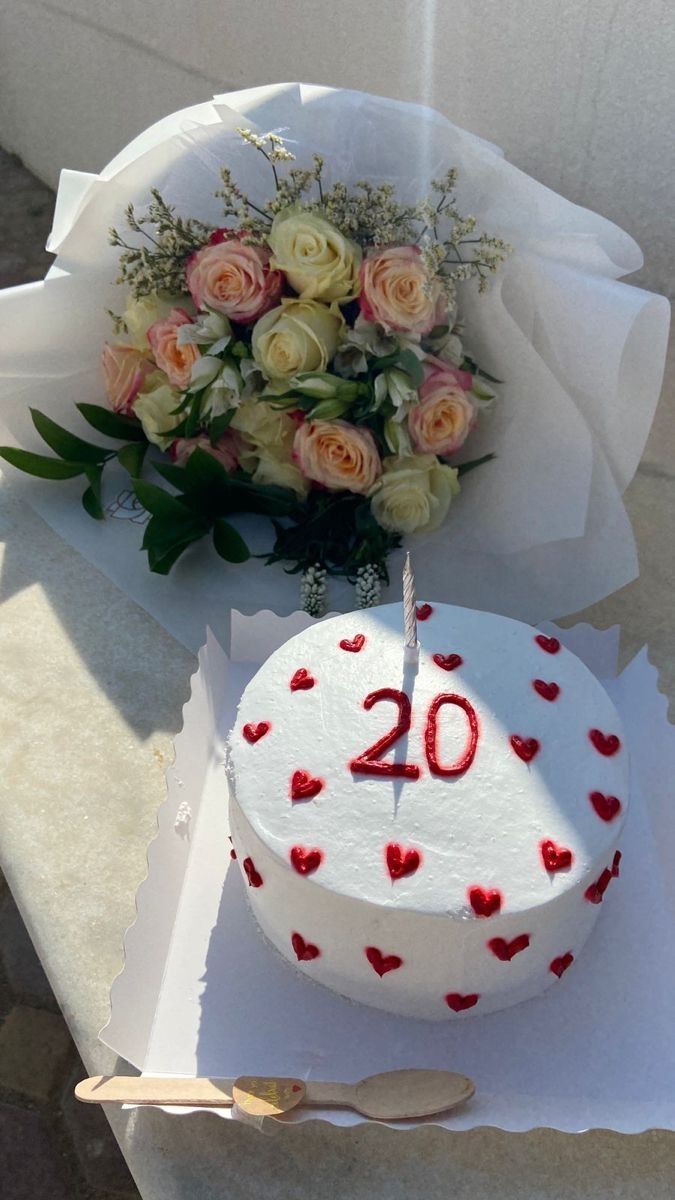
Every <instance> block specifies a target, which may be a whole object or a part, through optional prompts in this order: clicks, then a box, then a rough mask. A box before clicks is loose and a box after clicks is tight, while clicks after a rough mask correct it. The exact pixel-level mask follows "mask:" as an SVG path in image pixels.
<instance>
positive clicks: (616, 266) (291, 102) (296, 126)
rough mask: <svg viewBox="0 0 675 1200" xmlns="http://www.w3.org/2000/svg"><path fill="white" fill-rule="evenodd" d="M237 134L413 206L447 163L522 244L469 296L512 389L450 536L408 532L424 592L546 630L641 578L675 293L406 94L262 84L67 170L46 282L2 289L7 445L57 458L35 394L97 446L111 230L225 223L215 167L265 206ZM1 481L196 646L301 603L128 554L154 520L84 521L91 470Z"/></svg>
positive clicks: (482, 222) (490, 226)
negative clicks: (284, 147) (634, 486)
mask: <svg viewBox="0 0 675 1200" xmlns="http://www.w3.org/2000/svg"><path fill="white" fill-rule="evenodd" d="M241 126H246V127H249V128H251V129H254V130H256V131H259V132H267V131H268V130H276V131H278V132H280V133H281V134H282V135H283V136H284V137H285V138H286V139H287V144H288V146H289V148H290V149H292V150H293V152H294V153H295V154H296V156H297V158H298V161H299V163H300V164H301V165H302V164H303V163H307V162H309V161H310V158H311V154H312V153H313V152H319V153H321V154H323V155H324V156H325V159H326V167H325V170H326V175H327V178H328V179H329V181H330V180H334V179H338V178H340V179H344V180H345V181H346V182H348V183H354V182H356V181H357V180H359V179H361V178H363V177H368V178H370V179H373V180H379V181H383V180H387V181H391V182H392V183H393V184H394V185H395V187H396V190H397V193H398V196H399V197H400V198H401V199H402V200H410V201H412V200H414V199H416V198H419V197H420V196H422V195H424V194H425V192H426V191H427V190H428V187H429V183H430V180H431V179H433V178H436V177H437V176H438V175H440V174H441V173H442V172H443V171H444V170H445V169H447V167H449V166H455V167H457V168H458V170H459V181H458V186H457V198H458V204H459V207H460V210H461V211H463V212H465V213H472V214H474V215H475V216H476V218H477V221H478V227H479V229H481V230H485V231H487V232H490V233H494V234H497V235H499V236H501V237H503V238H504V239H506V240H507V241H508V242H510V243H511V245H512V246H513V248H514V252H513V254H512V256H511V257H510V258H509V259H508V261H507V262H506V264H505V265H504V266H503V267H502V268H501V270H500V272H499V273H498V275H497V276H496V277H495V278H494V279H493V280H492V282H491V285H490V289H489V291H488V292H487V294H484V295H482V296H479V295H478V293H477V290H476V288H475V285H474V284H473V283H472V284H463V285H461V286H460V295H459V303H460V315H461V317H462V320H463V323H464V326H465V334H464V341H465V345H466V347H467V349H469V350H470V351H471V352H473V354H474V355H475V356H476V358H477V360H478V361H479V362H480V363H481V365H482V366H484V367H485V369H486V370H488V371H490V373H491V374H493V375H495V376H497V377H498V378H499V379H500V380H503V383H502V384H501V386H500V388H499V399H498V401H497V403H496V404H495V406H494V408H493V409H492V410H491V412H490V413H489V414H487V415H486V416H485V417H484V418H483V419H482V420H481V422H480V424H479V427H478V429H477V430H476V431H475V433H474V434H473V435H472V438H471V440H470V442H469V444H468V445H467V446H466V447H465V450H466V452H467V453H466V457H470V458H474V457H478V456H479V455H482V454H484V453H486V452H488V451H495V452H496V455H497V457H496V459H495V460H493V461H492V462H490V463H489V464H487V465H485V466H483V467H481V468H479V469H478V470H476V471H475V472H472V473H471V474H470V475H468V476H467V477H466V479H465V480H464V484H463V488H462V494H461V496H460V497H459V499H458V500H457V501H456V502H455V503H454V505H453V507H452V509H451V511H450V514H449V517H448V519H447V521H446V522H445V524H444V525H443V527H442V528H441V529H440V530H438V531H436V532H435V533H433V534H430V535H428V536H425V537H417V538H415V537H413V538H412V539H410V541H409V545H410V548H411V549H412V550H413V552H414V558H415V571H416V575H417V580H418V586H419V590H420V592H421V593H424V594H426V595H430V596H435V597H436V599H438V600H447V601H451V602H453V603H455V604H460V605H466V606H470V607H477V608H487V609H491V610H493V611H499V612H502V613H505V614H507V615H510V616H515V617H518V618H520V619H521V620H529V621H539V620H543V619H548V618H551V617H553V616H559V615H562V614H565V613H570V612H572V611H574V610H576V609H579V608H581V607H583V606H585V605H586V604H589V603H591V602H593V601H595V600H597V599H599V598H601V597H602V596H605V595H607V594H609V593H610V592H611V591H613V590H615V589H616V588H618V587H620V586H621V585H622V584H624V583H626V582H627V581H628V580H630V579H631V578H633V577H634V576H635V575H636V574H637V559H636V554H635V545H634V541H633V536H632V531H631V528H630V523H629V521H628V517H627V514H626V512H625V509H624V507H623V503H622V499H621V495H622V492H623V490H624V489H625V487H626V486H627V484H628V483H629V482H630V480H631V478H632V476H633V474H634V472H635V470H636V468H637V465H638V462H639V458H640V455H641V452H642V449H643V447H644V443H645V440H646V437H647V434H648V431H649V427H650V424H651V421H652V418H653V414H654V410H655V407H656V403H657V400H658V394H659V390H660V386H661V378H662V372H663V364H664V359H665V348H666V340H667V333H668V321H669V306H668V304H667V301H666V300H665V299H664V298H663V297H660V296H655V295H652V294H650V293H648V292H645V291H642V290H640V289H638V288H634V287H631V286H629V285H627V284H624V283H621V282H619V279H620V277H621V276H622V275H626V274H628V273H630V272H632V271H634V270H636V269H637V268H638V267H640V265H641V263H642V256H641V253H640V250H639V248H638V247H637V245H636V244H635V242H634V241H633V240H632V239H631V238H630V237H629V236H628V235H627V234H625V233H623V232H622V231H621V230H620V229H618V228H617V227H616V226H615V225H613V224H612V223H611V222H609V221H606V220H604V219H603V218H602V217H600V216H598V215H597V214H595V213H592V212H590V211H588V210H586V209H582V208H579V207H578V206H576V205H574V204H572V203H570V202H569V201H567V200H565V199H563V198H561V197H560V196H558V195H556V194H555V193H554V192H552V191H550V190H549V189H547V188H545V187H544V186H542V185H541V184H539V183H537V182H536V181H535V180H533V179H531V178H529V177H528V176H527V175H525V174H524V173H523V172H522V171H519V170H518V169H517V168H516V167H514V166H512V165H511V164H510V163H508V162H506V161H505V159H504V158H503V156H502V154H501V152H500V151H499V150H498V149H497V148H495V147H494V146H492V145H490V144H489V143H487V142H485V141H483V140H481V139H479V138H477V137H475V136H474V135H472V134H469V133H467V132H465V131H464V130H461V129H459V128H457V127H456V126H454V125H452V124H451V123H450V122H449V121H448V120H446V119H445V117H443V116H442V115H441V114H440V113H437V112H435V111H434V110H432V109H428V108H425V107H422V106H419V105H415V104H408V103H403V102H400V101H393V100H387V99H383V98H380V97H375V96H369V95H366V94H363V93H360V92H352V91H341V90H334V89H330V88H322V87H317V86H308V85H305V84H297V83H294V84H274V85H271V86H267V87H258V88H253V89H251V90H247V91H243V92H235V93H230V94H228V95H224V96H216V97H215V98H214V99H213V101H211V102H208V103H204V104H200V105H196V106H194V107H192V108H188V109H184V110H182V111H181V112H178V113H174V114H173V115H172V116H169V117H166V118H165V119H164V120H162V121H160V122H158V123H157V124H156V125H154V126H152V127H151V128H150V129H148V130H146V131H145V132H144V133H142V134H141V135H140V136H139V137H138V138H136V139H135V140H134V141H133V142H131V143H130V145H129V146H127V147H126V149H125V150H123V151H122V152H121V153H120V154H119V155H118V156H117V157H116V158H115V159H113V161H112V162H111V163H110V164H109V165H108V166H107V167H106V168H105V169H104V170H103V171H102V172H101V174H100V175H99V176H93V175H82V174H79V173H76V172H68V171H66V172H64V173H63V175H62V179H61V185H60V188H59V195H58V198H57V205H56V213H55V218H54V228H53V231H52V235H51V238H50V242H49V249H50V250H52V251H53V252H54V253H55V254H56V261H55V264H54V267H53V268H52V269H51V270H50V272H49V274H48V276H47V278H46V279H45V280H44V281H42V282H40V283H35V284H29V285H26V286H24V287H18V288H12V289H8V290H6V291H5V292H3V293H0V436H1V437H2V439H3V440H5V441H11V442H13V443H16V444H21V445H23V446H26V447H28V448H30V449H36V450H39V449H44V447H43V445H42V443H41V442H40V440H39V438H38V435H37V434H36V433H35V431H34V429H33V428H32V425H31V422H30V415H29V411H28V410H29V406H36V407H38V408H41V409H43V410H45V411H47V412H48V413H49V414H50V415H51V416H52V417H53V418H54V419H56V420H57V421H59V422H61V423H64V424H66V425H67V426H68V427H69V428H71V429H72V430H73V431H74V432H79V433H81V434H83V435H84V436H85V437H86V436H87V430H88V427H87V426H86V425H85V423H84V422H83V421H82V420H81V419H80V417H79V414H78V413H77V411H76V410H75V408H74V404H75V402H77V401H88V402H95V403H105V400H104V392H103V385H102V380H101V377H100V371H99V356H100V351H101V347H102V345H103V342H104V341H105V340H106V339H107V338H109V337H110V336H111V329H110V323H109V318H108V317H107V315H106V312H105V309H106V308H112V309H114V310H115V311H119V309H120V307H121V306H122V304H123V298H124V291H123V289H122V288H119V287H117V286H116V285H115V283H114V280H115V277H116V275H117V261H118V253H119V251H118V250H116V249H114V248H113V247H111V246H109V245H108V242H107V231H108V229H109V227H110V226H111V225H115V226H118V227H119V226H121V225H122V224H123V220H124V209H125V207H126V205H127V204H128V203H129V202H130V201H131V202H133V203H134V204H135V205H137V206H140V207H143V206H144V205H145V204H146V203H147V199H148V196H149V190H150V188H151V187H158V188H159V189H160V191H161V192H162V194H163V195H164V196H165V198H166V199H167V200H169V201H170V202H171V203H172V204H174V205H175V206H176V208H177V209H178V211H179V212H181V213H184V214H189V215H191V216H196V217H199V218H201V219H202V220H205V221H207V222H210V223H212V224H220V223H221V222H222V213H221V209H220V201H218V200H217V199H216V198H215V196H214V192H215V191H216V189H217V187H218V185H219V174H218V173H219V168H220V167H221V165H223V164H227V165H229V166H230V167H231V168H232V170H233V172H234V176H235V178H236V179H238V180H239V181H240V182H241V183H242V184H243V186H244V188H245V190H247V191H248V192H249V193H250V194H251V195H252V197H253V198H254V199H263V198H265V197H266V196H267V195H268V194H269V192H270V177H269V168H268V167H267V164H266V163H265V162H264V160H263V159H262V157H261V156H260V155H258V154H256V153H255V151H254V150H253V149H252V148H251V147H250V146H248V145H244V144H242V143H241V140H240V138H239V136H238V134H237V132H236V130H237V127H241ZM91 432H92V431H91V430H89V433H91ZM97 437H98V435H97ZM4 477H5V479H10V478H11V481H12V484H13V485H15V486H17V487H21V488H22V491H23V494H24V495H25V496H26V498H27V499H28V500H29V501H30V502H31V503H32V504H33V505H34V507H35V508H36V509H37V511H38V512H39V513H41V515H42V516H43V517H44V518H45V519H46V520H47V521H48V522H49V523H50V524H51V525H52V527H53V528H54V529H55V530H56V531H57V532H58V533H59V534H61V536H63V537H65V538H66V540H68V541H69V542H71V543H72V544H73V545H74V546H75V547H76V548H77V549H78V550H80V551H81V552H82V553H83V554H84V555H85V556H86V557H87V558H88V559H90V560H91V561H92V562H93V563H94V564H95V565H96V566H97V567H99V568H100V569H101V570H103V571H104V572H106V574H108V575H109V576H110V578H111V579H113V581H114V582H115V583H117V584H118V586H120V587H121V588H122V589H123V590H124V591H125V592H127V593H128V594H129V595H130V596H132V598H134V599H135V600H136V601H138V602H139V603H140V604H142V605H143V606H144V607H145V608H146V609H147V610H148V611H149V612H150V613H152V615H154V616H155V617H156V618H157V619H158V620H159V621H160V622H162V624H164V625H165V627H166V628H167V629H169V631H170V632H171V633H173V634H174V636H176V637H177V638H178V639H179V640H181V641H183V642H184V643H185V644H186V645H187V646H189V647H191V648H193V649H196V648H197V647H198V646H199V644H200V643H201V640H202V635H203V628H204V625H205V624H206V622H207V621H208V622H210V623H211V625H212V627H213V628H214V629H215V631H216V633H219V634H220V635H221V636H224V634H225V622H226V609H227V608H229V606H232V605H236V606H238V607H239V608H242V609H244V610H246V611H252V610H255V609H256V608H258V607H260V606H261V605H263V604H266V603H269V596H270V591H271V590H273V594H274V607H275V608H276V609H277V611H279V612H291V611H293V609H294V608H295V607H296V606H297V594H298V593H297V587H298V581H297V577H296V576H290V577H289V576H287V575H285V574H284V573H283V571H282V569H281V567H279V566H276V567H266V566H265V565H264V563H263V562H262V561H261V560H260V559H257V560H253V561H251V562H248V563H246V564H243V565H242V566H238V567H235V566H226V565H225V564H223V563H222V562H221V560H219V559H217V558H216V556H215V553H214V552H213V551H212V550H211V548H210V547H208V546H206V545H200V546H198V547H195V548H194V549H193V550H191V551H189V552H188V553H187V554H186V555H185V556H184V558H183V559H182V560H181V561H180V562H179V563H178V564H177V566H176V567H175V568H174V571H173V572H172V575H171V576H170V577H169V578H168V579H165V578H162V577H154V576H152V575H151V574H150V573H149V571H148V568H147V562H146V559H145V556H144V555H142V554H139V553H138V552H137V547H138V545H139V544H140V540H141V537H142V523H141V521H138V520H137V521H132V520H108V521H106V523H105V525H104V526H103V527H101V525H100V524H98V523H94V522H93V521H91V519H90V518H89V517H87V516H86V514H85V513H84V511H83V510H82V509H81V508H80V505H79V502H78V493H79V491H81V490H82V488H81V481H80V480H75V481H69V482H68V483H65V484H64V483H59V484H55V483H45V482H43V481H37V480H32V479H31V480H29V481H27V480H23V479H20V478H19V477H18V476H17V473H16V472H15V471H14V470H12V469H11V468H6V470H5V471H4ZM125 487H128V477H126V476H125V475H124V473H123V472H122V471H121V469H120V471H119V474H118V475H115V474H114V472H113V474H112V477H111V478H110V480H109V483H108V499H109V500H112V499H113V498H114V497H115V495H116V493H119V492H120V491H121V490H122V489H124V488H125ZM123 513H124V510H123V512H122V514H118V515H123ZM239 524H240V527H241V529H242V532H244V534H245V535H246V536H248V537H249V540H250V542H251V545H252V549H253V550H254V551H256V552H261V551H264V550H265V549H268V548H269V547H270V546H271V542H272V529H271V526H270V525H269V524H268V523H267V522H263V521H262V520H260V519H258V518H242V519H241V520H240V522H239ZM400 556H401V552H397V553H396V554H395V555H394V556H393V557H392V560H391V567H392V579H393V580H394V583H393V587H392V589H391V592H390V593H388V595H389V597H390V598H391V599H396V598H397V596H398V593H399V585H398V583H397V579H398V577H399V576H398V567H399V565H400ZM188 588H189V596H190V603H189V604H187V603H186V596H187V595H188ZM330 589H331V590H330V606H331V607H332V608H334V609H342V610H349V609H350V608H352V607H353V591H352V589H351V587H350V585H348V584H346V583H344V582H340V581H335V580H334V581H331V585H330ZM385 598H387V594H385Z"/></svg>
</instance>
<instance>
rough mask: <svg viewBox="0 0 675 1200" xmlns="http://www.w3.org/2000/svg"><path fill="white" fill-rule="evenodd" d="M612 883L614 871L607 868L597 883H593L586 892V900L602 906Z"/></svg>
mask: <svg viewBox="0 0 675 1200" xmlns="http://www.w3.org/2000/svg"><path fill="white" fill-rule="evenodd" d="M611 882H612V871H611V868H610V867H605V869H604V871H602V872H601V873H600V875H599V876H598V878H597V879H596V881H595V883H591V884H590V885H589V887H587V888H586V891H585V892H584V898H585V899H586V900H588V901H590V903H591V904H600V903H601V902H602V897H603V896H604V894H605V892H606V891H607V888H608V887H609V885H610V883H611Z"/></svg>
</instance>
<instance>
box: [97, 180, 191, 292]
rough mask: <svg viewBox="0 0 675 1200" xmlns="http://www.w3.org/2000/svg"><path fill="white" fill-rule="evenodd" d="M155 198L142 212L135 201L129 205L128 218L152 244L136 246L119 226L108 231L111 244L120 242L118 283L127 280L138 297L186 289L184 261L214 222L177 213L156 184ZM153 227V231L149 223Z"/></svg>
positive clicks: (134, 229) (135, 230)
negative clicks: (122, 234)
mask: <svg viewBox="0 0 675 1200" xmlns="http://www.w3.org/2000/svg"><path fill="white" fill-rule="evenodd" d="M150 194H151V196H152V202H151V203H150V204H149V205H148V208H147V211H146V212H145V213H143V214H142V215H139V214H138V213H137V212H136V209H135V208H134V206H133V204H129V205H127V208H126V212H125V218H126V224H127V227H128V228H129V229H130V230H131V232H132V233H137V234H140V235H142V236H143V237H144V238H145V239H146V241H147V242H149V245H140V246H133V245H130V244H129V243H128V242H126V241H125V240H124V238H123V237H122V236H121V234H120V233H118V231H117V230H116V229H111V230H110V232H109V241H110V245H111V246H119V247H120V248H121V249H122V253H121V254H120V273H119V276H118V278H117V282H118V283H126V284H128V285H129V287H130V288H131V292H132V294H133V295H134V296H135V297H136V298H138V297H140V296H149V295H151V294H152V293H153V292H161V291H165V292H183V291H185V261H186V259H187V258H188V257H189V255H190V254H192V253H193V252H194V251H195V250H198V249H199V247H200V246H203V245H204V243H205V242H206V241H207V240H208V238H209V235H210V234H211V233H212V226H210V225H205V224H204V222H203V221H198V220H196V219H195V218H193V217H187V218H185V217H178V216H176V214H175V209H174V208H173V207H172V205H170V204H167V203H166V201H165V200H164V199H163V198H162V196H161V194H160V192H159V191H158V190H157V188H152V189H151V193H150ZM148 225H149V226H151V227H152V228H153V229H154V234H153V233H150V232H149V231H148V229H147V228H146V226H148Z"/></svg>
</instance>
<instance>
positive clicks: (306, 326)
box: [252, 300, 344, 386]
mask: <svg viewBox="0 0 675 1200" xmlns="http://www.w3.org/2000/svg"><path fill="white" fill-rule="evenodd" d="M343 328H344V321H343V319H342V316H341V314H340V313H339V312H337V311H335V310H334V309H333V308H328V306H327V305H325V304H318V303H317V302H316V301H315V300H282V301H281V304H280V305H279V307H278V308H273V309H272V311H271V312H268V313H265V316H264V317H261V318H260V320H259V321H258V322H257V323H256V324H255V325H254V327H253V338H252V349H253V357H254V359H255V361H256V362H257V364H258V366H259V367H260V369H261V371H262V372H263V374H264V375H266V376H267V378H268V379H269V380H271V382H272V383H273V384H276V385H279V386H283V385H284V384H287V383H288V381H289V380H290V379H292V378H293V376H294V375H298V374H299V373H300V372H301V371H325V370H326V367H327V366H328V363H329V362H330V360H331V359H332V357H333V355H334V354H335V351H336V350H337V345H338V341H339V340H340V335H341V333H342V330H343Z"/></svg>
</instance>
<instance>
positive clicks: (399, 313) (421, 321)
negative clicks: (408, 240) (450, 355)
mask: <svg viewBox="0 0 675 1200" xmlns="http://www.w3.org/2000/svg"><path fill="white" fill-rule="evenodd" d="M359 304H360V306H361V312H362V313H363V315H364V317H365V318H366V320H367V321H371V322H377V323H378V324H380V325H383V326H384V328H385V329H386V330H388V331H389V330H396V331H398V332H400V333H412V334H417V335H418V336H420V337H422V336H423V335H424V334H425V333H430V332H431V330H432V329H433V328H434V326H435V325H440V324H442V322H443V321H444V320H445V318H446V317H447V311H448V302H447V299H446V297H445V295H444V293H443V290H442V288H441V283H440V280H439V279H438V278H436V277H435V276H430V275H429V272H428V270H427V268H426V267H425V265H424V263H423V261H422V254H421V251H420V248H419V246H391V247H390V248H389V249H388V250H378V251H376V252H375V253H373V254H369V255H368V256H367V258H364V260H363V262H362V263H361V294H360V296H359Z"/></svg>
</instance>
